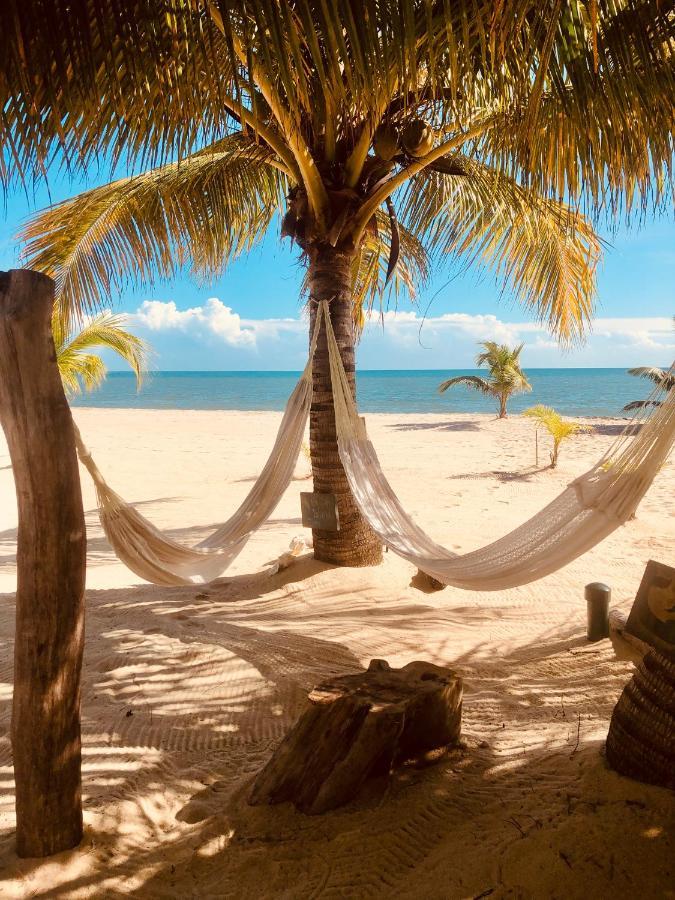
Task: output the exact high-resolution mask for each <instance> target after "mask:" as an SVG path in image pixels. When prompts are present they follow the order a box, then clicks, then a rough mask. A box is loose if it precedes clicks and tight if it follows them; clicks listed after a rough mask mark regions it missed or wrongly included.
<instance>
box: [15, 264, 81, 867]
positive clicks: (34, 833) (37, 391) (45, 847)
mask: <svg viewBox="0 0 675 900" xmlns="http://www.w3.org/2000/svg"><path fill="white" fill-rule="evenodd" d="M53 302H54V283H53V281H52V280H51V278H48V277H47V276H46V275H42V274H41V273H39V272H31V271H26V270H17V269H13V270H12V271H10V272H0V424H2V427H3V429H4V431H5V436H6V438H7V444H8V446H9V452H10V456H11V460H12V467H13V470H14V480H15V485H16V496H17V503H18V509H19V533H18V549H17V593H16V633H15V642H14V703H13V708H12V751H13V757H14V778H15V782H16V819H17V838H16V840H17V852H18V854H19V856H24V857H25V856H49V855H50V854H52V853H58V852H60V851H61V850H67V849H69V848H71V847H74V846H76V845H77V844H78V843H79V842H80V840H81V838H82V802H81V780H80V761H81V745H80V671H81V667H82V648H83V640H84V578H85V565H86V535H85V525H84V514H83V511H82V495H81V492H80V478H79V472H78V467H77V458H76V455H75V443H74V435H73V424H72V419H71V415H70V409H69V408H68V402H67V400H66V397H65V395H64V392H63V386H62V384H61V378H60V376H59V371H58V368H57V366H56V356H55V352H54V344H53V341H52V332H51V315H52V307H53Z"/></svg>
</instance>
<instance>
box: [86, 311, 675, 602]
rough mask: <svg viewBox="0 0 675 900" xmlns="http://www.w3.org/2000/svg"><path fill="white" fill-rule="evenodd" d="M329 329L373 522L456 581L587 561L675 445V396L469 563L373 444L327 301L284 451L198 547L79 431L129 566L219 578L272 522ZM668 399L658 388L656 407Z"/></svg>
mask: <svg viewBox="0 0 675 900" xmlns="http://www.w3.org/2000/svg"><path fill="white" fill-rule="evenodd" d="M322 321H324V322H325V327H326V334H327V342H328V355H329V360H330V372H331V380H332V383H333V395H334V403H335V421H336V426H337V435H338V449H339V453H340V459H341V461H342V465H343V466H344V469H345V472H346V475H347V479H348V481H349V485H350V488H351V490H352V493H353V495H354V498H355V500H356V503H357V505H358V507H359V509H360V510H361V513H362V515H363V516H364V518H365V519H366V521H367V522H368V523H369V525H370V526H371V528H372V529H373V530H374V531H375V533H376V534H377V535H378V537H379V538H380V540H381V541H382V542H383V543H384V544H386V545H387V547H389V548H390V549H391V550H393V551H394V553H397V554H398V555H399V556H402V557H403V558H404V559H407V560H409V561H410V562H411V563H413V564H414V565H415V566H417V568H419V569H421V570H422V571H424V572H427V573H428V574H429V575H432V576H433V577H434V578H437V579H438V580H439V581H442V582H444V583H445V584H452V585H455V586H456V587H461V588H466V589H470V590H482V591H490V590H501V589H505V588H509V587H516V586H518V585H521V584H527V583H528V582H530V581H534V580H536V579H537V578H541V577H542V576H544V575H548V574H549V573H550V572H554V571H556V570H557V569H559V568H561V567H562V566H564V565H566V564H567V563H569V562H571V561H572V560H573V559H576V557H578V556H581V554H582V553H585V552H586V551H587V550H590V548H591V547H593V546H595V545H596V544H597V543H599V542H600V541H601V540H603V538H605V537H607V535H608V534H611V532H612V531H614V530H615V529H616V528H618V527H619V526H620V525H622V524H623V523H624V522H625V521H626V520H627V519H629V518H630V517H631V516H632V515H633V513H634V512H635V510H636V508H637V506H638V504H639V503H640V501H641V500H642V498H643V497H644V495H645V493H646V492H647V489H648V488H649V486H650V484H651V483H652V481H653V479H654V476H655V475H656V473H657V472H658V470H659V469H660V468H661V466H662V465H663V464H664V462H665V461H666V459H667V457H668V454H669V452H670V450H671V447H672V444H673V441H674V440H675V391H670V392H669V393H667V392H666V393H665V398H664V400H663V403H662V405H661V406H660V407H659V408H658V409H657V410H656V411H655V412H654V413H652V414H651V415H650V416H649V418H648V419H647V421H646V422H644V423H643V424H642V426H641V429H640V431H639V433H638V434H637V436H636V437H633V438H631V437H630V434H631V428H630V426H629V427H628V428H627V429H625V430H624V432H623V434H622V435H621V436H620V437H619V438H618V440H617V441H616V442H615V443H614V444H613V445H612V447H611V448H610V450H609V451H608V452H607V453H606V454H605V455H604V456H603V457H602V459H601V460H600V462H599V463H598V464H597V465H595V466H594V467H593V468H592V469H591V470H590V471H588V472H586V474H584V475H582V476H580V477H579V478H577V479H576V480H575V481H573V482H572V483H571V484H570V485H569V487H567V488H566V490H564V491H563V492H562V494H560V496H559V497H557V498H556V499H555V500H554V501H553V502H552V503H549V505H548V506H547V507H545V508H544V509H543V510H542V511H541V512H539V513H537V515H535V516H533V517H532V518H531V519H530V520H529V521H527V522H525V524H523V525H521V526H520V527H519V528H516V529H515V530H514V531H512V532H511V533H510V534H507V535H506V536H505V537H503V538H500V539H499V540H498V541H495V542H494V543H492V544H489V545H488V546H486V547H483V548H482V549H480V550H474V551H472V552H470V553H466V554H463V555H461V556H460V555H458V554H456V553H452V552H451V551H450V550H446V549H445V548H444V547H441V546H440V545H439V544H437V543H435V542H434V541H433V540H432V539H431V538H430V537H429V536H428V535H427V534H425V533H424V532H423V531H422V529H421V528H420V527H419V526H418V525H416V524H415V523H414V522H413V520H412V519H411V518H410V516H408V515H407V513H405V511H404V510H403V508H402V507H401V504H400V503H399V501H398V498H397V497H396V495H395V494H394V491H393V490H392V488H391V486H390V484H389V482H388V481H387V479H386V478H385V476H384V474H383V472H382V469H381V468H380V463H379V461H378V458H377V454H376V453H375V449H374V448H373V445H372V444H371V443H370V441H369V440H368V438H367V437H366V432H365V428H364V425H363V422H362V421H361V419H360V418H359V415H358V413H357V410H356V404H355V402H354V399H353V397H352V394H351V389H350V386H349V382H348V380H347V375H346V373H345V370H344V367H343V365H342V360H341V358H340V351H339V348H338V345H337V341H336V339H335V334H334V332H333V327H332V325H331V322H330V316H329V314H328V304H327V303H326V302H325V301H323V302H322V303H320V304H319V309H318V313H317V316H316V321H315V324H314V331H313V334H312V339H311V342H310V349H309V358H308V361H307V365H306V366H305V370H304V372H303V373H302V375H301V377H300V380H299V381H298V384H297V385H296V387H295V389H294V391H293V393H292V394H291V396H290V398H289V400H288V404H287V405H286V410H285V412H284V416H283V419H282V422H281V425H280V426H279V431H278V434H277V438H276V441H275V443H274V447H273V448H272V452H271V454H270V457H269V459H268V460H267V463H266V465H265V467H264V468H263V470H262V472H261V474H260V476H259V478H258V480H257V481H256V483H255V485H254V486H253V488H252V489H251V491H250V492H249V494H248V496H247V497H246V499H245V500H244V502H243V503H242V505H241V506H240V507H239V509H238V510H237V512H236V513H235V514H234V515H233V516H232V517H231V518H230V519H228V521H227V522H225V524H224V525H221V526H220V527H219V528H218V529H217V530H216V531H215V532H214V533H213V534H212V535H210V536H209V537H208V538H206V539H205V540H203V541H201V543H199V544H197V545H196V546H195V547H188V546H185V545H184V544H181V543H179V542H178V541H175V540H172V539H171V538H168V537H165V536H164V535H163V534H162V533H161V532H160V531H159V530H158V529H157V528H155V526H154V525H152V524H151V523H150V522H148V520H147V519H145V518H144V517H143V516H142V515H141V514H140V513H139V512H138V511H137V510H135V509H134V508H133V507H132V506H130V505H129V504H128V503H125V501H124V500H123V499H122V498H121V497H120V496H119V495H118V494H116V493H115V491H113V490H112V489H111V488H110V487H109V486H108V485H107V484H106V482H105V480H104V478H103V476H102V475H101V473H100V472H99V470H98V468H97V467H96V465H95V463H94V461H93V459H92V458H91V454H90V453H89V452H88V450H87V448H86V447H85V446H84V443H83V442H82V439H81V437H80V435H79V432H78V431H77V429H76V439H77V448H78V454H79V457H80V460H81V462H82V464H83V465H84V466H85V468H86V469H87V470H88V472H89V474H90V475H91V476H92V478H93V480H94V484H95V485H96V492H97V495H98V500H99V514H100V518H101V524H102V525H103V530H104V531H105V534H106V536H107V538H108V540H109V542H110V544H111V546H112V548H113V550H114V551H115V554H116V555H117V556H118V557H119V559H120V560H121V561H122V562H123V563H125V565H127V566H128V567H129V568H130V569H131V570H132V571H133V572H135V573H136V574H137V575H139V576H140V577H141V578H144V579H146V580H147V581H151V582H153V583H154V584H161V585H179V584H195V583H204V582H207V581H211V580H213V579H214V578H217V577H218V576H219V575H221V574H222V572H224V571H225V569H226V568H227V567H228V566H229V565H230V564H231V563H232V561H233V560H234V559H235V558H236V557H237V555H238V554H239V553H240V552H241V550H242V549H243V547H244V545H245V544H246V541H247V540H248V538H249V537H250V535H251V533H252V532H253V531H255V530H256V529H257V528H259V527H260V526H261V525H262V524H263V522H265V521H266V520H267V519H268V518H269V516H270V515H271V514H272V512H273V510H274V509H275V507H276V506H277V504H278V502H279V500H280V499H281V496H282V495H283V493H284V491H285V490H286V488H287V487H288V485H289V483H290V480H291V478H292V475H293V470H294V468H295V464H296V461H297V458H298V455H299V453H300V447H301V444H302V438H303V435H304V431H305V426H306V424H307V418H308V415H309V409H310V406H311V402H312V361H313V358H314V352H315V349H316V344H317V337H318V334H319V331H320V328H321V322H322ZM657 395H658V390H657V391H655V392H654V394H653V399H655V398H656V396H657Z"/></svg>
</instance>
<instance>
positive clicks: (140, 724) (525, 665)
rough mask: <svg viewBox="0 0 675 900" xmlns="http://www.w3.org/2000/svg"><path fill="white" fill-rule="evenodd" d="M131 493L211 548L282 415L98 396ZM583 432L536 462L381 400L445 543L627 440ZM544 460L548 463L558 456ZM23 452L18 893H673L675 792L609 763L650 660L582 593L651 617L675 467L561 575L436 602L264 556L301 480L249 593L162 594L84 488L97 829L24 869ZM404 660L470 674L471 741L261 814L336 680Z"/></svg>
mask: <svg viewBox="0 0 675 900" xmlns="http://www.w3.org/2000/svg"><path fill="white" fill-rule="evenodd" d="M76 418H77V420H78V423H79V424H80V427H81V429H82V432H83V434H84V435H85V438H86V440H87V441H88V442H89V444H90V446H91V448H92V450H93V452H94V456H95V458H96V459H97V461H98V463H99V465H100V466H101V468H102V469H103V471H104V473H105V474H106V476H107V477H108V479H109V481H110V483H111V484H112V485H113V486H114V487H115V488H116V489H117V490H118V491H120V493H122V494H123V495H124V496H125V497H126V498H127V499H129V500H133V501H137V502H139V503H141V504H142V505H141V507H140V508H141V510H142V511H143V513H144V514H146V515H147V516H148V517H150V518H151V519H152V520H153V521H154V522H156V523H157V524H158V525H160V526H162V527H165V528H168V529H169V530H170V532H171V533H172V534H173V535H174V536H176V537H179V538H182V539H185V540H190V541H192V540H196V539H198V538H200V537H202V536H203V535H204V534H206V533H207V531H208V529H209V527H210V526H211V525H213V524H214V523H217V522H220V521H221V520H222V519H224V518H225V517H227V516H228V515H229V513H230V512H231V511H232V510H233V508H234V507H235V506H236V504H237V503H238V501H239V500H240V499H241V498H242V497H243V496H244V494H245V493H246V492H247V491H248V490H249V488H250V486H251V483H252V481H253V479H254V478H255V477H256V474H257V473H258V471H259V470H260V468H261V465H262V463H263V461H264V459H265V457H266V453H267V451H268V448H269V447H270V446H271V442H272V438H273V434H274V431H275V428H276V426H277V424H278V422H279V416H278V415H277V414H274V413H232V412H227V413H220V412H219V413H212V412H151V413H148V412H145V411H123V410H77V411H76ZM600 426H601V430H602V431H603V432H605V433H603V434H593V435H587V436H580V437H578V438H576V439H574V440H573V441H572V442H570V443H568V444H567V445H566V446H565V447H564V448H563V451H562V455H561V462H560V468H559V469H558V470H557V471H556V472H552V471H534V468H533V463H534V438H533V428H532V425H531V423H529V422H527V421H526V420H523V419H521V418H519V417H514V418H512V419H509V420H508V421H506V422H499V421H496V420H494V419H491V418H489V417H485V416H469V415H453V416H444V417H441V416H432V415H373V416H369V417H368V428H369V432H370V435H371V437H372V438H373V440H374V443H375V445H376V446H377V447H378V449H379V451H380V455H381V460H382V464H383V467H384V469H385V471H386V472H387V474H388V475H389V477H390V480H391V481H392V483H393V485H394V487H395V488H396V490H397V491H398V493H399V496H400V497H401V499H402V501H403V503H404V505H405V506H406V508H407V509H408V510H409V511H410V512H411V513H413V515H414V516H415V517H416V518H417V519H418V521H419V522H420V523H421V524H422V525H423V526H424V527H425V528H427V529H428V530H429V531H430V532H431V534H432V535H433V536H434V537H435V538H437V539H438V540H439V541H440V542H441V543H444V544H445V545H446V546H448V547H450V548H454V549H457V550H468V549H471V548H473V547H475V546H479V545H481V544H484V543H485V542H486V541H487V540H491V539H493V538H495V537H497V536H498V535H500V534H502V533H504V532H506V531H508V530H510V529H511V528H512V527H513V526H514V525H515V524H517V523H518V522H521V521H523V520H524V519H526V518H527V517H529V516H530V515H531V514H533V513H534V512H535V511H537V510H538V509H540V508H541V507H542V506H543V505H544V504H545V503H546V502H548V501H549V500H550V499H552V498H553V497H554V496H555V495H556V494H557V493H558V492H559V491H560V490H561V488H562V487H563V486H564V485H565V484H566V483H567V482H568V481H569V480H570V479H571V478H572V477H574V476H576V475H577V474H579V473H581V472H582V471H584V470H585V469H586V468H588V467H589V466H590V464H591V463H592V462H593V461H594V460H595V459H597V458H598V456H599V455H600V453H601V452H602V450H603V449H604V448H605V447H606V446H607V445H608V443H609V442H610V441H611V440H612V439H613V438H612V436H611V435H608V434H607V432H612V431H615V430H616V423H613V422H611V421H606V420H605V421H603V422H602V423H600ZM544 456H545V453H542V463H543V457H544ZM8 463H9V460H8V458H7V452H6V447H5V445H4V443H2V442H1V441H0V592H3V593H4V594H5V596H2V597H0V644H1V650H0V898H3V900H4V898H5V897H46V896H49V897H69V898H71V897H73V898H79V897H96V898H100V897H118V896H126V895H133V896H134V897H141V898H145V897H148V898H154V897H158V898H160V897H172V898H173V897H176V898H205V897H237V898H248V897H251V898H252V897H268V896H273V897H293V898H296V897H303V898H304V897H318V896H322V897H352V898H362V897H397V898H398V897H409V898H460V897H476V896H481V897H487V896H490V897H493V898H495V897H542V898H545V897H560V898H563V897H565V898H575V897H579V898H581V897H584V898H605V897H612V898H621V897H626V898H636V897H644V898H652V897H671V898H672V897H675V871H674V863H673V861H674V860H675V835H674V830H675V803H674V800H673V795H672V794H671V793H669V792H667V791H665V790H661V789H658V788H652V787H647V786H644V785H641V784H639V783H637V782H633V781H630V780H628V779H624V778H621V777H619V776H618V775H616V774H615V773H613V772H612V771H610V770H608V768H607V767H606V765H605V762H604V758H603V756H602V747H603V740H604V738H605V735H606V732H607V726H608V721H609V716H610V714H611V710H612V708H613V705H614V703H615V702H616V699H617V697H618V695H619V693H620V691H621V689H622V687H623V685H624V684H625V682H626V681H627V680H628V678H629V677H630V674H631V670H632V664H631V663H630V662H629V661H628V659H627V655H626V653H625V648H617V650H615V649H614V648H613V647H612V645H611V643H610V642H609V641H602V642H600V643H598V644H588V643H587V642H586V640H585V614H586V611H585V603H584V600H583V586H584V584H585V583H587V582H589V581H595V580H602V581H607V582H608V583H609V584H610V585H611V586H612V589H613V602H614V604H615V605H617V606H618V607H620V608H622V609H624V610H628V609H629V607H630V604H631V600H632V597H633V596H634V594H635V591H636V589H637V586H638V583H639V581H640V577H641V575H642V571H643V569H644V565H645V563H646V562H647V560H648V559H650V558H655V559H659V560H661V561H663V562H667V563H672V562H673V559H674V558H675V552H674V551H675V521H674V519H673V513H672V510H673V496H674V494H675V490H674V489H675V467H674V466H673V464H672V463H671V464H669V465H668V466H667V467H665V468H664V469H663V470H662V472H661V473H660V474H659V476H658V478H657V481H656V483H655V484H654V486H653V488H652V490H651V492H650V494H649V495H648V497H647V498H646V500H645V501H644V503H643V505H642V507H641V508H640V510H639V512H638V517H637V519H636V520H635V521H634V522H632V523H630V525H629V526H627V527H625V528H624V529H622V530H620V531H619V532H617V533H616V534H615V535H613V536H612V537H611V538H609V539H608V540H607V541H605V543H604V544H602V545H601V546H600V547H598V548H596V549H595V550H594V551H592V552H591V553H589V554H587V555H586V556H585V557H584V558H582V559H580V560H578V561H576V562H575V563H573V564H572V565H570V566H568V567H567V568H566V569H564V570H563V571H561V572H559V573H557V574H556V575H553V576H550V577H548V578H546V579H544V580H542V581H540V582H538V583H536V584H533V585H529V586H527V587H524V588H521V589H518V590H510V591H505V592H503V593H494V594H475V593H469V592H464V591H460V590H455V589H451V588H448V589H446V590H445V591H443V592H442V593H434V594H424V593H421V592H420V591H418V590H416V589H414V588H412V587H411V586H410V579H411V576H412V574H413V571H412V569H411V567H410V566H409V565H408V564H407V563H404V562H402V561H401V560H399V559H397V558H396V557H394V556H393V555H392V554H388V555H387V556H386V557H385V563H384V565H383V566H381V567H379V568H377V569H365V570H344V569H340V570H331V569H330V568H327V567H325V566H322V565H319V564H316V563H314V562H313V561H312V560H311V559H310V558H309V557H307V558H305V559H302V560H300V561H299V562H298V563H296V564H295V565H294V566H293V567H291V568H290V569H288V570H287V571H286V572H284V573H281V574H279V575H277V576H275V577H274V578H272V579H269V580H264V579H261V578H260V577H258V578H254V579H251V578H250V577H247V575H246V573H251V572H254V571H256V570H259V569H260V568H261V566H262V564H264V563H265V562H267V561H268V560H270V559H273V558H274V557H276V556H277V555H278V554H279V553H281V552H282V551H283V550H285V549H286V547H287V546H288V543H289V541H290V539H291V538H292V537H293V536H294V535H296V534H299V533H302V527H301V524H300V520H299V499H298V492H299V491H300V490H307V489H310V484H311V482H308V481H306V480H303V479H302V478H299V479H298V480H296V481H294V483H293V484H292V486H291V488H290V489H289V491H288V493H287V494H286V496H285V497H284V499H283V501H282V503H281V505H280V506H279V508H278V509H277V511H276V512H275V514H274V516H273V518H272V520H271V521H270V522H269V523H268V525H267V526H266V527H265V528H264V529H263V530H262V531H261V532H260V533H259V534H257V535H256V536H255V537H254V538H253V539H252V540H251V542H250V543H249V545H248V547H247V548H246V550H245V552H244V553H243V554H242V556H241V558H240V559H239V560H238V561H237V564H236V566H235V568H234V569H233V570H232V573H233V574H236V575H239V576H241V578H240V579H238V580H236V581H235V582H230V583H227V582H221V583H216V584H214V585H211V586H208V587H207V588H204V589H201V590H200V589H196V588H184V589H166V588H157V587H151V586H148V585H144V584H138V583H137V579H135V577H134V576H133V575H131V573H129V572H128V571H127V570H125V569H124V568H123V567H122V566H121V564H120V563H118V562H116V560H115V559H114V557H113V556H112V554H111V552H110V549H109V547H108V546H107V544H106V542H105V540H104V539H103V537H102V533H101V530H100V527H99V525H98V521H97V518H96V515H95V511H94V495H93V491H92V489H91V485H90V484H89V483H88V482H85V483H84V496H85V508H86V510H87V526H88V528H89V538H90V555H89V574H88V595H87V605H88V606H87V614H88V621H87V646H86V652H85V672H84V692H83V708H82V721H83V741H84V762H83V776H84V793H85V809H86V812H85V822H86V835H85V839H84V841H83V843H82V845H81V847H80V848H79V849H78V850H77V851H73V852H69V853H64V854H61V855H59V856H58V857H54V858H53V859H51V860H49V861H46V862H38V861H31V860H18V859H17V858H16V856H15V854H14V850H13V828H14V809H13V795H12V769H11V754H10V745H9V722H10V701H11V689H12V685H11V682H12V639H13V597H12V596H11V592H12V591H13V590H14V586H15V553H16V543H15V542H16V510H15V504H14V496H13V481H12V472H11V469H10V468H8ZM306 471H307V464H306V462H304V461H302V462H301V463H300V465H299V469H298V475H299V476H302V475H304V474H306ZM372 657H385V658H386V659H388V660H389V661H390V663H392V664H395V665H401V664H404V663H406V662H408V661H410V660H413V659H426V660H429V661H432V662H434V663H439V664H443V665H449V666H453V667H455V668H456V669H457V670H458V671H459V672H460V673H461V674H462V675H463V676H464V678H465V705H464V735H465V738H466V742H467V750H466V751H465V752H464V753H463V754H457V755H455V756H451V757H448V758H446V759H445V760H444V761H442V762H441V763H439V764H438V765H436V766H434V767H432V768H428V769H426V770H405V771H403V772H401V773H399V774H398V775H397V776H396V777H395V778H394V780H393V782H392V784H391V786H390V787H389V789H388V791H387V793H386V794H385V795H384V796H382V795H381V794H380V793H378V790H376V788H377V786H376V785H375V786H372V787H371V788H369V789H368V790H367V791H366V792H365V793H364V795H363V796H362V797H361V798H360V799H359V801H358V802H357V803H356V804H354V805H353V806H350V807H347V808H344V809H342V810H339V811H336V812H334V813H332V814H329V815H326V816H323V817H319V818H308V817H305V816H303V815H301V814H299V813H297V812H295V811H294V809H293V808H292V807H290V806H288V805H283V806H279V807H274V808H251V807H249V806H248V805H247V803H246V799H245V798H246V790H247V785H248V784H249V782H250V779H251V777H252V776H253V775H254V773H255V772H256V771H257V770H258V769H259V767H260V766H261V765H262V764H263V763H264V761H265V760H266V759H267V758H268V756H269V754H270V753H271V751H272V749H273V747H274V745H275V743H276V742H277V741H278V740H279V739H280V738H281V736H282V735H283V734H284V732H285V731H286V730H287V729H288V727H289V726H290V724H291V723H292V722H293V720H294V719H295V717H296V716H297V714H298V712H299V710H300V709H301V707H302V704H303V698H304V695H305V692H306V691H307V689H308V688H310V687H311V686H312V685H313V684H315V683H316V682H317V681H319V680H320V679H321V678H323V677H324V676H327V675H330V674H334V673H338V672H348V671H353V670H354V669H356V668H358V667H361V666H363V665H364V664H367V662H368V661H369V659H370V658H372Z"/></svg>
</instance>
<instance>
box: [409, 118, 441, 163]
mask: <svg viewBox="0 0 675 900" xmlns="http://www.w3.org/2000/svg"><path fill="white" fill-rule="evenodd" d="M401 141H402V143H403V146H404V147H405V151H406V153H407V154H408V155H409V156H426V155H427V153H429V152H430V151H431V148H432V147H433V146H434V132H433V129H432V128H431V126H430V125H427V123H426V122H425V121H424V120H423V119H413V120H412V121H411V122H409V123H408V124H407V125H406V126H405V128H404V129H403V134H402V135H401Z"/></svg>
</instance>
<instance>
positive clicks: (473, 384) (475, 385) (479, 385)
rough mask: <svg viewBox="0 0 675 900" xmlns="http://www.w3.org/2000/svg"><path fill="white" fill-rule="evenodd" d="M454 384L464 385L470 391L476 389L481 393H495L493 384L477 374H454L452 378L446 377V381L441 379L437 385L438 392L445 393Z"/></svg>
mask: <svg viewBox="0 0 675 900" xmlns="http://www.w3.org/2000/svg"><path fill="white" fill-rule="evenodd" d="M455 384H461V385H463V386H464V387H467V388H469V389H470V390H472V391H478V392H479V393H481V394H490V395H494V393H495V388H494V385H492V384H490V382H489V381H486V380H485V379H484V378H480V377H479V376H478V375H456V376H455V377H454V378H448V380H447V381H443V382H441V384H439V385H438V393H439V394H443V393H445V391H447V390H448V388H451V387H453V385H455Z"/></svg>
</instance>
